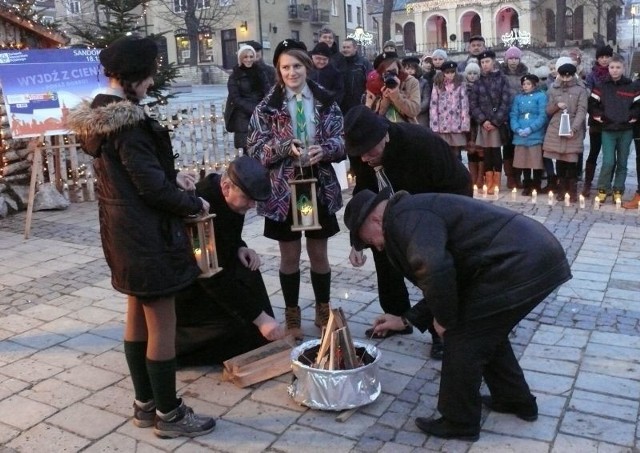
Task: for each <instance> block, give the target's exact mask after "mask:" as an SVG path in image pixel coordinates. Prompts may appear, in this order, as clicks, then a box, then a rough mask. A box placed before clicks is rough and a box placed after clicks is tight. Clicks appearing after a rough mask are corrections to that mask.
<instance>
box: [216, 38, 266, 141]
mask: <svg viewBox="0 0 640 453" xmlns="http://www.w3.org/2000/svg"><path fill="white" fill-rule="evenodd" d="M227 90H228V92H229V94H228V95H227V106H226V108H227V109H231V112H227V113H228V115H227V118H229V124H227V130H228V131H229V132H233V146H234V147H235V148H236V149H238V148H242V149H246V147H247V131H248V129H249V119H250V118H251V115H252V114H253V109H255V108H256V105H258V103H259V102H260V101H261V100H262V98H264V97H265V95H266V94H267V93H268V91H269V83H268V82H267V78H266V76H265V73H264V71H262V70H261V69H260V67H259V66H258V64H256V51H255V50H254V49H253V47H251V46H247V45H244V46H240V49H239V50H238V66H235V67H234V68H233V72H232V73H231V75H230V76H229V80H228V81H227Z"/></svg>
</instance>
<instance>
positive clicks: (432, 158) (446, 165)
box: [354, 123, 473, 196]
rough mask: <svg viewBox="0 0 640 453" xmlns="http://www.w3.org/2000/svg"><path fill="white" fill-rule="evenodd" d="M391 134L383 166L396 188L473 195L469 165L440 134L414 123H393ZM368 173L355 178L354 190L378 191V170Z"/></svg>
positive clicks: (418, 191)
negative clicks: (457, 156)
mask: <svg viewBox="0 0 640 453" xmlns="http://www.w3.org/2000/svg"><path fill="white" fill-rule="evenodd" d="M388 134H389V142H388V143H387V145H386V146H385V148H384V151H383V154H382V166H383V167H384V171H385V174H386V175H387V177H388V178H389V181H390V182H391V185H392V186H393V189H394V190H395V191H399V190H406V191H407V192H409V193H414V194H415V193H424V192H438V193H455V194H458V195H468V196H471V195H472V193H473V192H472V187H471V178H470V176H469V172H468V171H467V168H466V167H465V166H464V164H463V163H462V162H460V160H458V159H456V158H455V157H454V155H453V153H452V152H451V148H450V147H449V145H448V144H447V142H445V141H444V140H443V139H442V138H440V137H439V136H438V135H437V134H435V133H433V132H431V131H430V130H428V129H427V128H425V127H424V126H421V125H419V124H411V123H390V124H389V129H388ZM365 175H366V176H367V177H366V178H361V177H360V176H358V178H357V179H356V188H355V189H354V193H357V192H358V191H360V190H362V189H369V190H373V191H374V192H377V191H378V184H377V181H376V178H375V173H374V172H373V171H370V172H368V173H365Z"/></svg>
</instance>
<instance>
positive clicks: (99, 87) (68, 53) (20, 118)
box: [0, 49, 108, 138]
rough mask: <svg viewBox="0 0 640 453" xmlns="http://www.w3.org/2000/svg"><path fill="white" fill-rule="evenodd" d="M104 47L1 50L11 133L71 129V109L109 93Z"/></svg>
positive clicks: (0, 73) (37, 133) (21, 134)
mask: <svg viewBox="0 0 640 453" xmlns="http://www.w3.org/2000/svg"><path fill="white" fill-rule="evenodd" d="M100 50H101V49H42V50H24V51H10V52H0V84H1V85H2V93H3V95H4V102H5V105H6V107H7V117H8V119H9V127H10V129H11V136H12V137H14V138H22V137H38V136H40V135H57V134H65V133H67V132H68V130H67V129H66V127H65V126H64V124H65V119H66V116H67V115H68V113H69V109H71V108H73V107H75V106H76V105H77V104H79V103H80V101H82V100H83V99H91V98H93V97H94V96H95V95H96V94H97V93H99V92H105V91H106V88H107V86H108V79H107V78H106V77H104V76H103V75H102V74H101V71H100V67H99V65H100V63H99V60H98V54H99V53H100Z"/></svg>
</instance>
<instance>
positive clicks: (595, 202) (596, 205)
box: [593, 197, 600, 211]
mask: <svg viewBox="0 0 640 453" xmlns="http://www.w3.org/2000/svg"><path fill="white" fill-rule="evenodd" d="M593 209H594V210H595V211H597V210H598V209H600V198H598V197H595V198H594V199H593Z"/></svg>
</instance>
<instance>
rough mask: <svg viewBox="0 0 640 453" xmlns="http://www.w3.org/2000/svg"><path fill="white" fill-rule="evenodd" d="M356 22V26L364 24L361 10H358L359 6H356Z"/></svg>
mask: <svg viewBox="0 0 640 453" xmlns="http://www.w3.org/2000/svg"><path fill="white" fill-rule="evenodd" d="M356 22H357V23H358V25H363V24H364V22H363V20H362V8H360V7H359V6H356Z"/></svg>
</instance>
